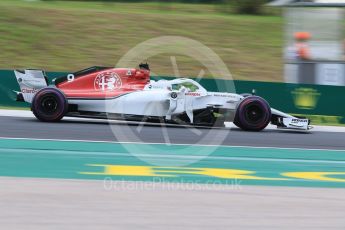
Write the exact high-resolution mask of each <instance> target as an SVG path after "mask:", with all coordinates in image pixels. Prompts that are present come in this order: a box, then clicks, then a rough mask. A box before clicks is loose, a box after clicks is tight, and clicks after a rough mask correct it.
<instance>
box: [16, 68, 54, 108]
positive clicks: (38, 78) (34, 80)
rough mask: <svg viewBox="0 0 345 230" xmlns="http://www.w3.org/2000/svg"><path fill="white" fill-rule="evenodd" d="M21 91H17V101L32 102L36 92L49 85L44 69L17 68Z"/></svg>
mask: <svg viewBox="0 0 345 230" xmlns="http://www.w3.org/2000/svg"><path fill="white" fill-rule="evenodd" d="M14 74H15V75H16V79H17V82H18V84H19V87H20V92H16V93H17V101H25V102H28V103H31V102H32V99H33V97H34V96H35V94H36V93H37V92H38V91H39V90H40V89H42V88H45V87H47V86H48V80H47V77H46V76H45V73H44V71H43V70H34V69H26V70H15V71H14Z"/></svg>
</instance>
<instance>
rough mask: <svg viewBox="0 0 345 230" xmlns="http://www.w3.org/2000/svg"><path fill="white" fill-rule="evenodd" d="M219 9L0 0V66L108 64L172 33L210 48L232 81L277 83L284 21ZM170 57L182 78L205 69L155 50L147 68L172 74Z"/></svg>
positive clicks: (75, 67)
mask: <svg viewBox="0 0 345 230" xmlns="http://www.w3.org/2000/svg"><path fill="white" fill-rule="evenodd" d="M221 7H222V6H219V5H218V6H214V5H195V4H176V3H174V4H162V3H160V4H159V3H100V2H73V1H67V2H66V1H46V2H44V1H43V2H42V1H21V0H0V47H1V49H0V50H1V52H0V60H1V62H0V68H2V69H13V68H27V67H30V68H40V69H45V70H47V71H76V70H79V69H82V68H85V67H88V66H93V65H102V66H114V65H115V64H116V63H117V61H118V60H119V59H120V58H121V57H122V56H123V55H124V54H125V53H126V52H127V51H128V50H130V49H131V48H133V47H134V46H136V45H137V44H138V43H141V42H143V41H145V40H147V39H150V38H155V37H158V36H166V35H174V36H183V37H188V38H192V39H195V40H197V41H199V42H201V43H203V44H205V45H206V46H208V47H209V48H211V49H212V50H213V51H215V52H216V53H217V54H218V55H219V57H220V58H221V59H222V60H223V61H224V63H226V65H227V67H228V68H229V70H230V71H231V73H232V75H233V77H234V78H235V79H242V80H258V81H282V75H283V73H282V68H283V66H282V44H283V19H282V18H281V17H280V16H248V15H234V14H231V13H226V12H225V11H231V9H229V10H228V9H225V10H224V9H222V10H220V9H221ZM172 55H174V56H176V62H177V65H178V67H179V70H180V74H181V75H182V76H197V75H198V74H199V72H200V70H201V69H202V68H203V69H204V70H205V68H204V67H203V65H202V64H201V63H200V62H198V61H196V60H193V59H192V58H190V57H186V56H182V55H176V54H161V55H159V56H155V57H152V58H150V59H148V62H149V63H150V65H151V69H152V70H153V72H154V73H155V74H158V75H165V76H167V75H173V74H174V72H173V68H172V64H171V59H170V56H172ZM205 71H206V73H205V75H207V76H210V75H211V74H210V73H209V72H207V70H205Z"/></svg>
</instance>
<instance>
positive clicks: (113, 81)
mask: <svg viewBox="0 0 345 230" xmlns="http://www.w3.org/2000/svg"><path fill="white" fill-rule="evenodd" d="M94 87H95V90H98V91H112V90H116V89H119V88H121V87H122V81H121V78H120V77H119V76H118V75H117V74H116V73H112V72H105V73H101V74H99V75H97V77H96V78H95V82H94Z"/></svg>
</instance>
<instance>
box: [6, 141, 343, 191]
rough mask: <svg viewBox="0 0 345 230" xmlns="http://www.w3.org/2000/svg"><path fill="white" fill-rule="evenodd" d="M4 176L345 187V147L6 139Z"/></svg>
mask: <svg viewBox="0 0 345 230" xmlns="http://www.w3.org/2000/svg"><path fill="white" fill-rule="evenodd" d="M0 176H9V177H36V178H65V179H96V180H103V179H105V178H112V179H113V180H135V181H154V180H155V179H157V178H163V179H164V180H165V181H168V182H189V183H194V182H196V183H217V184H231V183H232V182H233V181H234V180H237V181H240V183H241V185H281V186H308V187H345V150H344V151H331V150H301V149H276V148H247V147H226V146H223V147H212V146H187V145H164V144H119V143H106V142H81V141H48V140H15V139H0Z"/></svg>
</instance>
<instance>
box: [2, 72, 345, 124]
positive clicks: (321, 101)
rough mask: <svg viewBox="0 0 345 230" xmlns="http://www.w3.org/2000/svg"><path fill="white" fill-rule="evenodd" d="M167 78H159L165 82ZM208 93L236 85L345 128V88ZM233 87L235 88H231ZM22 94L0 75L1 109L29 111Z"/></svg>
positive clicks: (216, 83)
mask: <svg viewBox="0 0 345 230" xmlns="http://www.w3.org/2000/svg"><path fill="white" fill-rule="evenodd" d="M65 74H66V73H63V72H48V73H47V75H48V78H49V80H50V81H51V80H52V79H54V78H56V77H59V76H63V75H65ZM162 78H165V79H167V77H157V78H155V79H162ZM199 83H200V84H201V85H203V86H204V87H205V88H206V89H207V90H208V91H216V92H217V91H219V92H221V91H227V89H228V88H229V87H226V86H227V85H229V83H234V86H235V88H234V89H233V90H234V92H236V93H251V92H252V90H253V89H255V91H256V94H257V95H258V96H261V97H263V98H265V99H266V100H267V101H268V102H269V103H270V105H271V106H272V107H273V108H276V109H278V110H281V111H284V112H287V113H291V114H295V115H300V116H307V117H309V118H310V119H311V120H312V121H313V123H317V124H345V105H344V102H345V87H342V86H321V85H306V84H287V83H273V82H256V81H233V82H231V81H229V80H221V79H209V78H204V79H201V80H200V81H199ZM230 85H232V84H230ZM13 91H19V87H18V84H17V82H16V79H15V76H14V73H13V71H11V70H1V71H0V106H1V107H28V104H26V103H20V102H16V101H15V97H16V94H15V93H14V92H13Z"/></svg>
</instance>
